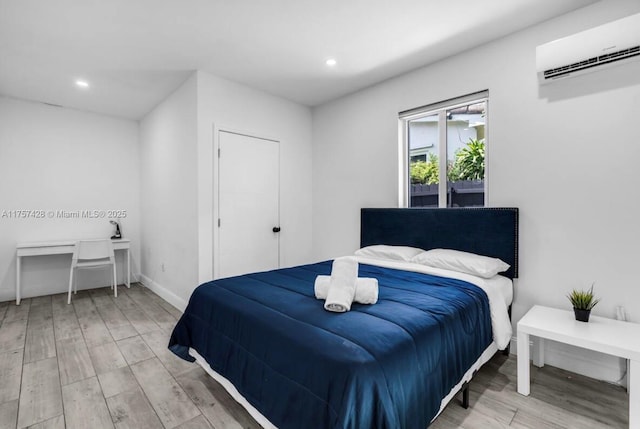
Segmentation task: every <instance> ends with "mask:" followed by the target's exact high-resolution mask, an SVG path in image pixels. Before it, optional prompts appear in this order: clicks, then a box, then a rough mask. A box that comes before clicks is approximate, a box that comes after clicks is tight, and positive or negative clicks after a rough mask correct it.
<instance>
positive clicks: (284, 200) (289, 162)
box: [198, 72, 312, 282]
mask: <svg viewBox="0 0 640 429" xmlns="http://www.w3.org/2000/svg"><path fill="white" fill-rule="evenodd" d="M214 128H215V129H226V130H232V131H237V132H244V133H247V134H250V135H255V136H258V137H267V138H272V139H275V140H278V141H279V142H280V226H281V228H282V232H280V265H281V266H283V267H285V266H292V265H297V264H301V263H308V262H310V261H311V253H312V252H311V225H312V210H311V205H312V198H311V187H312V185H311V166H312V163H311V153H312V147H311V110H310V109H309V108H308V107H305V106H302V105H300V104H297V103H294V102H291V101H288V100H284V99H282V98H279V97H275V96H272V95H269V94H267V93H265V92H262V91H259V90H255V89H252V88H249V87H246V86H244V85H240V84H237V83H234V82H230V81H228V80H225V79H222V78H219V77H217V76H213V75H211V74H209V73H205V72H198V221H199V231H200V233H199V236H198V238H199V246H200V270H199V278H200V281H201V282H202V281H206V280H210V279H211V278H212V274H213V258H214V257H215V255H214V254H213V250H214V247H215V246H214V242H213V232H214V231H213V228H214V219H217V207H216V204H217V188H216V187H214V183H215V181H214V173H215V171H214V166H215V161H216V160H215V159H214V151H213V149H214V144H215V145H217V142H214ZM215 138H217V136H216V137H215Z"/></svg>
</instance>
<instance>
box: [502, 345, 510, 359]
mask: <svg viewBox="0 0 640 429" xmlns="http://www.w3.org/2000/svg"><path fill="white" fill-rule="evenodd" d="M510 350H511V343H509V344H508V345H507V347H505V348H504V350H502V354H503V355H505V356H509V351H510Z"/></svg>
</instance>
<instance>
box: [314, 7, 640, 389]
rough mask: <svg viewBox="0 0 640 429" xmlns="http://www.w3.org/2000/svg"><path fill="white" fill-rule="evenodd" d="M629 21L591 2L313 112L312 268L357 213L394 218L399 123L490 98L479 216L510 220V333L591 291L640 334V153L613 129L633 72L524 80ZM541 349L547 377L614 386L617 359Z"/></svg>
mask: <svg viewBox="0 0 640 429" xmlns="http://www.w3.org/2000/svg"><path fill="white" fill-rule="evenodd" d="M638 11H640V5H638V3H637V1H635V0H611V1H603V2H599V3H597V4H595V5H593V6H590V7H588V8H585V9H581V10H579V11H576V12H573V13H571V14H568V15H565V16H562V17H559V18H557V19H554V20H551V21H548V22H545V23H543V24H540V25H538V26H534V27H531V28H529V29H527V30H525V31H522V32H520V33H516V34H514V35H512V36H509V37H506V38H504V39H501V40H498V41H496V42H493V43H490V44H487V45H485V46H482V47H479V48H477V49H473V50H471V51H468V52H466V53H463V54H460V55H457V56H454V57H451V58H449V59H446V60H444V61H441V62H439V63H436V64H434V65H431V66H428V67H425V68H422V69H420V70H417V71H415V72H412V73H409V74H406V75H403V76H399V77H397V78H394V79H391V80H389V81H386V82H384V83H382V84H379V85H377V86H374V87H372V88H369V89H366V90H363V91H361V92H358V93H355V94H353V95H351V96H347V97H344V98H342V99H339V100H336V101H334V102H331V103H328V104H326V105H323V106H320V107H318V108H316V109H314V111H313V121H314V122H313V127H314V133H313V143H314V144H313V184H314V188H313V192H314V199H313V208H314V218H313V219H314V223H313V238H314V250H315V257H316V258H317V259H322V258H326V257H331V256H335V255H341V254H346V253H350V252H353V250H354V249H356V248H357V247H358V239H359V210H360V208H361V207H394V206H396V205H397V201H398V194H397V193H398V183H397V182H398V148H397V142H398V125H397V117H398V112H400V111H403V110H407V109H410V108H414V107H418V106H422V105H426V104H430V103H435V102H438V101H441V100H446V99H449V98H452V97H456V96H461V95H464V94H468V93H472V92H476V91H480V90H484V89H489V99H490V101H489V115H488V139H487V140H488V143H487V145H488V148H487V152H488V153H487V156H488V165H487V180H488V187H489V193H488V204H489V205H492V206H516V207H520V210H521V211H520V219H521V223H520V234H521V245H520V264H521V266H520V279H519V280H518V281H517V283H516V288H515V302H514V308H513V320H514V325H515V322H517V320H518V319H519V318H520V317H522V316H523V315H524V313H525V312H526V311H527V310H528V309H529V308H530V307H531V306H532V305H534V304H544V305H549V306H554V307H560V308H570V307H569V303H568V301H567V299H566V298H565V295H566V293H567V292H568V291H569V290H570V289H572V288H574V287H577V288H586V287H589V286H590V285H591V282H593V281H595V282H596V285H595V291H596V293H597V294H598V295H599V296H600V297H601V298H602V302H601V303H600V304H599V305H598V306H597V307H596V308H595V310H594V314H596V315H604V316H608V317H613V316H614V314H615V313H614V309H615V306H618V305H624V306H625V307H626V309H627V313H628V315H629V318H630V319H631V320H633V321H635V322H640V288H638V287H637V285H636V283H637V280H636V279H637V273H636V271H635V267H636V264H637V260H638V256H640V253H639V252H638V251H637V245H638V243H639V242H640V226H638V221H637V217H638V216H637V214H638V212H639V211H640V199H639V198H638V178H637V171H638V164H637V160H638V159H639V157H640V144H638V128H637V127H636V126H633V125H629V126H621V125H620V124H635V123H637V115H638V112H639V111H640V62H635V63H631V64H627V65H625V66H621V67H617V68H612V69H610V70H605V71H602V72H598V73H593V74H590V75H585V76H582V77H578V78H575V79H572V80H566V81H563V82H558V83H556V84H555V85H552V86H549V87H544V88H541V87H539V86H538V83H537V80H536V69H535V47H536V46H537V45H539V44H542V43H545V42H548V41H551V40H554V39H557V38H559V37H563V36H566V35H569V34H572V33H574V32H577V31H581V30H584V29H587V28H590V27H592V26H595V25H599V24H602V23H604V22H608V21H611V20H614V19H618V18H621V17H623V16H626V15H629V14H632V13H636V12H638ZM364 153H366V154H367V157H363V156H362V154H364ZM550 348H551V349H553V350H551V352H552V353H550V356H549V359H548V360H549V363H550V364H555V365H556V366H560V367H565V368H568V369H572V370H575V371H579V372H583V373H587V374H588V375H592V376H596V377H598V378H603V379H607V380H609V381H617V380H618V378H620V375H621V370H620V368H621V366H620V364H619V362H617V360H607V359H605V358H604V357H602V356H593V355H589V354H584V353H582V352H578V351H576V350H571V349H567V348H562V347H557V345H553V344H552V345H551V346H550ZM554 350H555V353H553V352H554Z"/></svg>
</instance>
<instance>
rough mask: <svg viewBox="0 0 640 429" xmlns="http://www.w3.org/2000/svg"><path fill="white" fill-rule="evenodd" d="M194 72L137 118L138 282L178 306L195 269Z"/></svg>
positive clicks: (186, 294)
mask: <svg viewBox="0 0 640 429" xmlns="http://www.w3.org/2000/svg"><path fill="white" fill-rule="evenodd" d="M196 118H197V113H196V76H195V74H194V75H192V76H191V77H190V78H189V79H187V81H186V82H185V83H184V84H182V86H180V88H178V89H177V90H176V91H175V92H174V93H173V94H171V95H170V96H169V97H168V98H167V99H165V100H164V101H163V102H162V103H160V105H158V106H157V107H156V108H155V109H154V110H153V111H151V112H150V113H148V114H147V115H146V116H145V117H144V118H143V119H142V121H141V122H140V151H141V164H140V174H141V185H140V186H141V193H140V201H141V207H142V224H141V236H142V252H141V253H142V254H141V257H142V263H141V273H142V281H143V283H144V284H145V285H146V286H147V287H150V288H151V289H153V290H154V291H155V292H157V293H158V294H160V295H161V296H162V297H163V298H165V299H166V300H167V301H169V302H171V303H172V304H174V305H176V306H178V307H180V306H184V303H186V301H187V300H188V298H189V296H190V294H191V291H192V290H193V287H194V285H196V283H197V279H198V278H197V273H198V247H197V240H198V223H197V204H198V203H197V187H198V184H197V172H196V163H197V145H196V144H197V132H196Z"/></svg>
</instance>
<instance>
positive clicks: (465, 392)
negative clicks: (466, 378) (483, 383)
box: [462, 383, 469, 409]
mask: <svg viewBox="0 0 640 429" xmlns="http://www.w3.org/2000/svg"><path fill="white" fill-rule="evenodd" d="M462 408H464V409H467V408H469V383H464V384H463V385H462Z"/></svg>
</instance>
